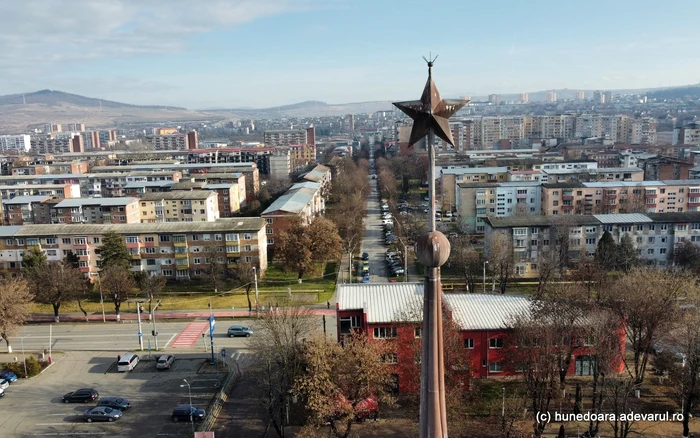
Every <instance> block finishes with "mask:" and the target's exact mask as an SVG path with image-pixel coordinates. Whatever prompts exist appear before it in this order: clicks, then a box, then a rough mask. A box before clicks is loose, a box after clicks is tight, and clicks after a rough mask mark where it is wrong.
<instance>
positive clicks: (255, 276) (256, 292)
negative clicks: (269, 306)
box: [253, 266, 260, 316]
mask: <svg viewBox="0 0 700 438" xmlns="http://www.w3.org/2000/svg"><path fill="white" fill-rule="evenodd" d="M253 278H254V279H253V281H254V282H255V316H258V309H259V303H260V302H259V301H258V268H257V267H255V266H253Z"/></svg>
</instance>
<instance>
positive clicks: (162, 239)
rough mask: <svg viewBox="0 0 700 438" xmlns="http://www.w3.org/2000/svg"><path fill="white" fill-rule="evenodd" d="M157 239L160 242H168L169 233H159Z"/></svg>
mask: <svg viewBox="0 0 700 438" xmlns="http://www.w3.org/2000/svg"><path fill="white" fill-rule="evenodd" d="M159 240H160V241H161V242H170V236H169V235H162V234H161V235H160V236H159Z"/></svg>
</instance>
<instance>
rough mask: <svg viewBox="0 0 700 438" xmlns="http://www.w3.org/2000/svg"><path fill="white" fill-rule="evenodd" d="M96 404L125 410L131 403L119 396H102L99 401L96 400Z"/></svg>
mask: <svg viewBox="0 0 700 438" xmlns="http://www.w3.org/2000/svg"><path fill="white" fill-rule="evenodd" d="M97 406H105V407H108V408H112V409H119V410H120V411H125V410H127V409H129V408H130V407H131V403H129V400H127V399H125V398H121V397H102V398H101V399H100V401H98V402H97Z"/></svg>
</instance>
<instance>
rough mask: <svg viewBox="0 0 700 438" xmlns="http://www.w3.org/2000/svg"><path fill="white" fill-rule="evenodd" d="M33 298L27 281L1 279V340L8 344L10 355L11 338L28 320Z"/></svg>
mask: <svg viewBox="0 0 700 438" xmlns="http://www.w3.org/2000/svg"><path fill="white" fill-rule="evenodd" d="M33 298H34V295H33V294H32V293H31V291H30V288H29V285H28V284H27V281H26V280H23V279H21V278H10V279H0V338H2V339H4V340H5V342H6V343H7V352H8V353H12V344H11V343H10V337H11V336H13V335H14V334H15V333H16V332H17V330H18V328H19V326H20V325H22V324H24V322H25V321H26V320H27V316H28V314H29V304H30V303H31V302H32V299H33Z"/></svg>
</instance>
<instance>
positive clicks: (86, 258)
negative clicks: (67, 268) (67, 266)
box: [78, 254, 90, 262]
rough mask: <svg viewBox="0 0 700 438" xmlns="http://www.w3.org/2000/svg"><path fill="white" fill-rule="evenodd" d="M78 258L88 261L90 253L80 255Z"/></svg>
mask: <svg viewBox="0 0 700 438" xmlns="http://www.w3.org/2000/svg"><path fill="white" fill-rule="evenodd" d="M78 260H80V261H81V262H87V261H89V260H90V255H89V254H85V255H79V256H78Z"/></svg>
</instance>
